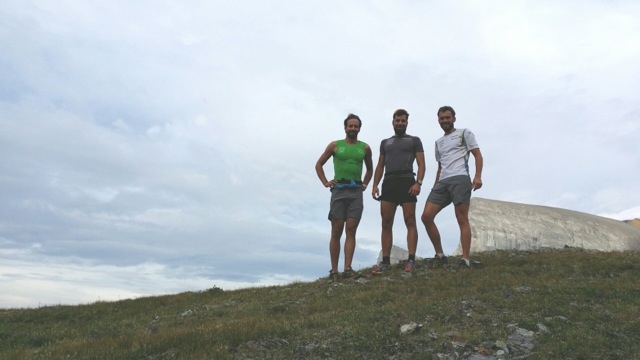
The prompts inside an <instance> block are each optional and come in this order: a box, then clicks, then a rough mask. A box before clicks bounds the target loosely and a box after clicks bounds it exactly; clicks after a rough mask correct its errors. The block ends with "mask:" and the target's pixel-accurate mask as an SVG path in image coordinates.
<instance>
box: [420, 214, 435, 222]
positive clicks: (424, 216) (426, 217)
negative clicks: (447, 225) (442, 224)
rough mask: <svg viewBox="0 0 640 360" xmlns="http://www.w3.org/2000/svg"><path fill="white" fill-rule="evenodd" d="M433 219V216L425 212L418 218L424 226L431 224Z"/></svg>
mask: <svg viewBox="0 0 640 360" xmlns="http://www.w3.org/2000/svg"><path fill="white" fill-rule="evenodd" d="M435 218H436V217H435V215H432V214H428V213H426V212H425V213H422V216H420V220H422V223H423V224H425V225H428V224H433V222H434V220H435Z"/></svg>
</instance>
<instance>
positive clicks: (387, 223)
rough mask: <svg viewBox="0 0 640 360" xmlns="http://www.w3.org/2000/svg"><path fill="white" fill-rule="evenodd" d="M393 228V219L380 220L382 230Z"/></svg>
mask: <svg viewBox="0 0 640 360" xmlns="http://www.w3.org/2000/svg"><path fill="white" fill-rule="evenodd" d="M392 228H393V218H391V219H388V218H382V229H383V230H390V229H392Z"/></svg>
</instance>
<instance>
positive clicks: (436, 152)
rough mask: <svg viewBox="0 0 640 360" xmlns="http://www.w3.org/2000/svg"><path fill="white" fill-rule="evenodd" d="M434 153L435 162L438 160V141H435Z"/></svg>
mask: <svg viewBox="0 0 640 360" xmlns="http://www.w3.org/2000/svg"><path fill="white" fill-rule="evenodd" d="M434 154H435V155H436V162H440V152H438V142H437V141H436V142H435V147H434Z"/></svg>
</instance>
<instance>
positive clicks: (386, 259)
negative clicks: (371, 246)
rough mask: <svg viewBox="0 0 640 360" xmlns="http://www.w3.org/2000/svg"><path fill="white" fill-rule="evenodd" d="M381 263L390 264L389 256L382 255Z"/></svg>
mask: <svg viewBox="0 0 640 360" xmlns="http://www.w3.org/2000/svg"><path fill="white" fill-rule="evenodd" d="M382 263H383V264H391V256H383V257H382Z"/></svg>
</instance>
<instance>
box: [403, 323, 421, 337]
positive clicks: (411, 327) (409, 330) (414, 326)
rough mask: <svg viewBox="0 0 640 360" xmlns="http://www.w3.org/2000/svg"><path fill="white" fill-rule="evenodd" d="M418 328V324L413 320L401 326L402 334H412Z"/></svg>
mask: <svg viewBox="0 0 640 360" xmlns="http://www.w3.org/2000/svg"><path fill="white" fill-rule="evenodd" d="M417 328H418V324H416V323H415V322H411V323H409V324H405V325H402V326H401V327H400V334H410V333H412V332H414V331H416V329H417Z"/></svg>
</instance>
